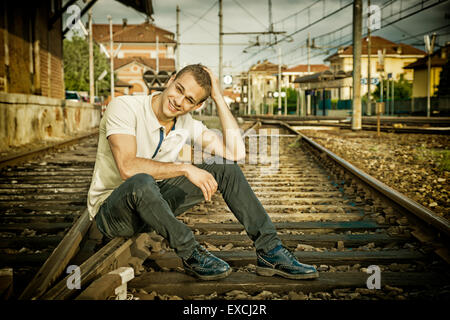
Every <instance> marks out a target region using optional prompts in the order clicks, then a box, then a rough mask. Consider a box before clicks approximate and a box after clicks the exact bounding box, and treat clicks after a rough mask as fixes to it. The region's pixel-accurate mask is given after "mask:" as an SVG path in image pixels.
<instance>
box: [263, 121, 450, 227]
mask: <svg viewBox="0 0 450 320" xmlns="http://www.w3.org/2000/svg"><path fill="white" fill-rule="evenodd" d="M263 124H264V121H263ZM279 124H280V125H281V126H283V127H285V128H287V129H288V130H289V131H292V132H295V133H296V134H298V135H299V136H300V137H301V138H302V139H303V140H304V141H305V142H307V143H308V144H309V145H311V146H312V147H314V148H315V149H317V150H319V151H321V152H323V153H325V154H326V155H327V156H328V157H330V158H331V159H333V160H334V161H335V162H336V163H337V164H339V165H340V166H341V167H343V168H344V169H345V170H347V171H349V172H350V173H352V174H353V175H355V176H356V177H357V178H359V179H361V180H362V181H363V182H365V183H366V184H368V185H369V186H371V187H372V188H374V189H375V190H377V191H378V192H380V193H382V194H383V195H385V196H386V197H387V198H389V199H390V200H392V201H394V202H395V203H397V204H398V205H400V206H401V207H402V208H404V209H405V210H407V211H408V212H411V213H413V214H414V215H415V216H417V217H418V218H420V219H421V220H422V221H425V222H427V223H428V224H430V225H431V226H433V227H434V228H436V229H438V230H440V231H442V232H443V233H444V234H445V235H446V236H450V222H449V221H447V220H446V219H444V218H443V217H440V216H438V215H436V214H434V213H433V212H432V211H431V210H429V209H427V208H425V207H424V206H422V205H420V204H419V203H417V202H415V201H413V200H411V199H410V198H408V197H406V196H405V195H403V194H401V193H400V192H398V191H396V190H394V189H392V188H391V187H389V186H387V185H386V184H384V183H383V182H381V181H379V180H378V179H375V178H374V177H372V176H370V175H368V174H367V173H365V172H364V171H362V170H360V169H358V168H357V167H355V166H354V165H352V164H351V163H349V162H348V161H346V160H344V159H342V158H341V157H339V156H337V155H336V154H334V153H333V152H331V151H330V150H328V149H326V148H324V147H323V146H321V145H320V144H318V143H316V142H314V141H313V140H311V139H310V138H308V137H307V136H305V135H304V134H302V133H300V132H298V131H297V130H295V129H294V128H292V127H291V126H290V125H288V124H287V123H285V122H283V121H279Z"/></svg>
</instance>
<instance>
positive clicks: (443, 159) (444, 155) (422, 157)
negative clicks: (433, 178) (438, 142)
mask: <svg viewBox="0 0 450 320" xmlns="http://www.w3.org/2000/svg"><path fill="white" fill-rule="evenodd" d="M414 158H415V159H416V160H418V161H420V162H427V160H428V159H432V160H433V162H434V163H435V164H436V168H437V169H438V170H439V171H450V150H447V149H445V150H442V149H427V148H424V147H419V148H417V153H416V154H415V155H414Z"/></svg>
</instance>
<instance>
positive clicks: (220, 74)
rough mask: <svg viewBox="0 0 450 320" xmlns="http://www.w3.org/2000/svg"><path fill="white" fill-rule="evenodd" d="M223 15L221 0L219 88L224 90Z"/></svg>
mask: <svg viewBox="0 0 450 320" xmlns="http://www.w3.org/2000/svg"><path fill="white" fill-rule="evenodd" d="M222 28H223V15H222V0H219V88H220V91H222V81H223V75H222V72H223V71H222V68H223V66H222V59H223V34H222V31H223V30H222Z"/></svg>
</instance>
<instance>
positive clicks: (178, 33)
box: [176, 5, 181, 72]
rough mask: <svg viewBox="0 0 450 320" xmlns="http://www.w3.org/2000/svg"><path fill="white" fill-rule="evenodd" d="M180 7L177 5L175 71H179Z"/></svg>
mask: <svg viewBox="0 0 450 320" xmlns="http://www.w3.org/2000/svg"><path fill="white" fill-rule="evenodd" d="M180 45H181V42H180V7H179V6H178V5H177V64H176V68H177V70H176V71H177V72H178V71H180Z"/></svg>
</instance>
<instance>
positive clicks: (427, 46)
mask: <svg viewBox="0 0 450 320" xmlns="http://www.w3.org/2000/svg"><path fill="white" fill-rule="evenodd" d="M424 40H425V49H426V50H427V53H428V76H427V117H430V115H431V100H430V96H431V54H432V53H433V50H434V41H435V40H436V34H435V33H433V35H432V36H431V43H430V37H429V36H428V35H426V36H424Z"/></svg>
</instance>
